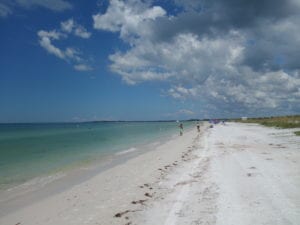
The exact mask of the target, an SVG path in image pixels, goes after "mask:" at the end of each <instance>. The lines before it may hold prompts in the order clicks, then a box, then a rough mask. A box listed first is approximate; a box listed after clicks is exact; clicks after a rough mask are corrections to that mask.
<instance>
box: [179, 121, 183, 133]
mask: <svg viewBox="0 0 300 225" xmlns="http://www.w3.org/2000/svg"><path fill="white" fill-rule="evenodd" d="M179 134H180V136H182V135H183V124H182V123H181V124H180V125H179Z"/></svg>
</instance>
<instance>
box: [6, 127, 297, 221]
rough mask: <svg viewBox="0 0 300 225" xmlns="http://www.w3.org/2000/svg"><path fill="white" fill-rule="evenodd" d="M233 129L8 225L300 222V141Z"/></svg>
mask: <svg viewBox="0 0 300 225" xmlns="http://www.w3.org/2000/svg"><path fill="white" fill-rule="evenodd" d="M292 131H293V130H291V129H275V128H267V127H263V126H260V125H255V124H239V123H228V124H226V125H221V124H220V125H216V126H215V127H213V128H204V127H202V129H201V133H200V134H198V133H197V132H196V128H195V129H194V130H192V131H189V132H186V133H185V134H184V135H183V136H181V137H180V136H178V137H176V138H174V139H172V140H170V141H168V142H166V143H164V144H162V145H160V146H158V147H156V148H155V149H153V150H151V151H149V152H146V153H144V154H141V155H139V156H137V157H135V158H132V159H130V160H128V161H126V162H124V163H122V164H120V165H117V166H115V167H113V168H110V169H108V170H106V171H104V172H101V173H99V174H97V175H96V176H94V177H92V178H90V179H88V180H86V181H84V182H82V183H79V184H77V185H74V186H72V187H70V188H68V189H67V190H64V191H62V192H59V193H56V194H53V195H51V196H49V197H47V198H44V199H41V200H39V201H33V202H28V204H27V205H26V206H25V207H22V208H18V209H16V210H15V211H12V212H11V213H8V214H7V215H4V216H1V217H0V224H1V225H2V224H3V225H32V224H41V225H71V224H72V225H77V224H78V225H83V224H91V225H92V224H101V225H108V224H116V225H117V224H120V225H142V224H143V225H157V224H159V225H160V224H161V225H175V224H178V225H188V224H189V225H197V224H218V225H235V224H238V225H253V224H256V225H258V224H261V225H262V224H264V225H266V224H270V225H271V224H272V225H275V224H278V225H279V224H281V225H283V224H293V225H296V224H300V191H299V187H300V137H299V136H295V135H294V134H293V132H292Z"/></svg>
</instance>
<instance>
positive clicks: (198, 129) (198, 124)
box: [197, 122, 200, 133]
mask: <svg viewBox="0 0 300 225" xmlns="http://www.w3.org/2000/svg"><path fill="white" fill-rule="evenodd" d="M197 131H198V133H200V123H199V122H197Z"/></svg>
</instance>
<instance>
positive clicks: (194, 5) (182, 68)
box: [93, 0, 300, 115]
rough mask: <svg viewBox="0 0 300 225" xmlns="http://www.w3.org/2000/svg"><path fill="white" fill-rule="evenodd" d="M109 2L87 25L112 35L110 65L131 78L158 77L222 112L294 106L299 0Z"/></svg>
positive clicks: (181, 94)
mask: <svg viewBox="0 0 300 225" xmlns="http://www.w3.org/2000/svg"><path fill="white" fill-rule="evenodd" d="M155 4H156V5H153V3H152V1H139V0H128V1H121V0H111V1H110V4H109V5H108V8H107V9H106V11H105V12H104V13H98V14H96V15H93V20H94V28H95V29H99V30H105V31H108V32H115V33H119V37H120V39H122V40H123V41H124V42H125V43H127V44H128V49H127V50H126V51H116V52H114V53H113V54H111V55H110V56H109V59H110V61H111V65H110V69H111V71H113V72H114V73H116V74H118V75H120V76H121V77H122V79H123V80H124V81H125V82H126V83H128V84H130V85H134V84H138V83H141V82H164V83H166V84H168V85H169V89H168V90H165V93H166V94H168V95H169V96H171V97H173V98H175V99H181V100H188V99H193V100H194V101H195V102H196V101H197V100H199V101H200V100H201V102H202V103H203V102H204V103H205V104H203V106H201V107H202V110H203V112H208V111H210V110H217V111H219V112H222V113H224V114H227V115H243V114H248V115H259V114H260V115H262V114H263V115H265V114H292V113H299V112H300V61H299V60H298V59H299V57H300V51H299V49H300V39H299V30H298V28H299V27H300V16H299V15H300V1H298V0H286V1H281V0H272V1H271V0H253V1H247V0H228V1H221V0H214V1H199V0H197V1H196V0H188V1H183V0H182V1H180V0H173V2H172V4H173V9H176V10H172V11H170V10H169V12H168V11H167V9H164V8H163V6H162V5H159V1H155Z"/></svg>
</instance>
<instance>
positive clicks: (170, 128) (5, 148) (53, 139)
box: [0, 122, 192, 189]
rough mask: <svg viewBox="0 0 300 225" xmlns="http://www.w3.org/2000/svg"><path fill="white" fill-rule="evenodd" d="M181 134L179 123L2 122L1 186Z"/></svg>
mask: <svg viewBox="0 0 300 225" xmlns="http://www.w3.org/2000/svg"><path fill="white" fill-rule="evenodd" d="M184 125H185V127H189V126H191V125H192V123H191V122H186V123H185V124H184ZM177 133H178V123H175V122H95V123H78V124H75V123H57V124H53V123H52V124H0V189H5V188H8V187H11V186H14V185H18V184H21V183H24V182H26V181H28V180H30V179H33V178H35V177H38V176H43V175H48V174H51V173H56V172H59V171H63V170H66V169H68V168H72V167H73V166H76V165H77V166H78V165H82V164H88V163H92V162H94V161H96V160H101V159H102V160H103V159H105V157H107V156H109V155H113V154H115V153H117V152H120V151H124V150H126V149H129V148H131V147H135V146H137V145H142V144H146V143H149V142H152V141H155V140H158V139H160V138H164V137H169V136H171V135H174V134H177Z"/></svg>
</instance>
